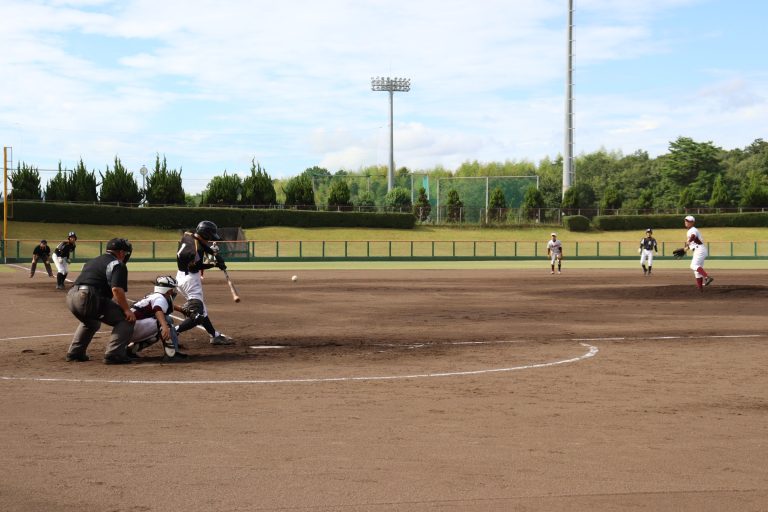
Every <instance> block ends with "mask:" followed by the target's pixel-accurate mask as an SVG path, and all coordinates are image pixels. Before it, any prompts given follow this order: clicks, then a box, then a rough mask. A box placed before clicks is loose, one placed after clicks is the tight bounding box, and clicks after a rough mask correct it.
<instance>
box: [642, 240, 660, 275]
mask: <svg viewBox="0 0 768 512" xmlns="http://www.w3.org/2000/svg"><path fill="white" fill-rule="evenodd" d="M654 252H659V246H658V244H657V243H656V239H655V238H653V230H652V229H651V228H648V229H646V230H645V238H643V239H642V240H640V266H641V267H643V275H645V276H650V275H651V271H652V270H653V253H654ZM646 262H647V263H648V266H647V267H646V266H645V264H646Z"/></svg>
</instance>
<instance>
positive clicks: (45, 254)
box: [32, 245, 51, 260]
mask: <svg viewBox="0 0 768 512" xmlns="http://www.w3.org/2000/svg"><path fill="white" fill-rule="evenodd" d="M32 254H33V255H35V254H36V255H37V257H38V258H39V259H41V260H47V259H48V258H49V257H50V256H51V248H50V247H49V246H47V245H44V246H42V247H41V246H40V245H36V246H35V249H34V250H33V251H32Z"/></svg>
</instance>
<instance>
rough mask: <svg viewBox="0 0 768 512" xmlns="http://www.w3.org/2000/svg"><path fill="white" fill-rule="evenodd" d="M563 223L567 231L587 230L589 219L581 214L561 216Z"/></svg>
mask: <svg viewBox="0 0 768 512" xmlns="http://www.w3.org/2000/svg"><path fill="white" fill-rule="evenodd" d="M563 225H564V226H565V229H567V230H568V231H589V228H590V223H589V219H588V218H586V217H585V216H583V215H570V216H568V217H563Z"/></svg>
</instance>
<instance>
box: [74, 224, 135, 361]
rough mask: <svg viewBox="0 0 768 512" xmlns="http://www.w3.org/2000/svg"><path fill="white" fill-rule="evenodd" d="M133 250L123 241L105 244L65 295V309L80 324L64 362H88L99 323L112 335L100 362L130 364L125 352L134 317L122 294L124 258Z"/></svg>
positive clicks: (125, 278)
mask: <svg viewBox="0 0 768 512" xmlns="http://www.w3.org/2000/svg"><path fill="white" fill-rule="evenodd" d="M132 250H133V248H132V246H131V244H130V243H129V242H128V240H126V239H125V238H113V239H112V240H110V241H109V242H107V251H106V252H105V253H104V254H102V255H101V256H98V257H96V258H94V259H92V260H90V261H88V262H87V263H86V264H85V265H84V266H83V270H82V272H80V275H79V276H78V277H77V279H76V280H75V284H74V285H73V286H72V288H70V290H69V292H68V293H67V307H68V308H69V310H70V311H71V312H72V314H73V315H75V317H76V318H77V319H78V320H80V325H79V326H78V328H77V330H76V331H75V335H74V337H73V338H72V344H71V345H70V346H69V350H67V361H88V360H89V359H90V358H89V357H88V355H87V354H86V350H87V349H88V345H89V344H90V343H91V340H92V339H93V335H94V334H96V332H97V331H98V330H99V327H101V323H102V322H103V323H105V324H107V325H111V326H112V335H111V336H110V338H109V342H108V343H107V348H106V350H105V352H104V363H106V364H127V363H130V362H131V358H129V357H128V356H127V355H126V353H125V349H126V347H127V346H128V341H129V340H130V339H131V335H132V334H133V324H134V322H136V316H135V315H134V313H133V311H131V306H130V305H129V304H128V299H127V298H126V296H125V292H127V291H128V267H127V266H126V264H127V263H128V259H129V258H130V257H131V251H132Z"/></svg>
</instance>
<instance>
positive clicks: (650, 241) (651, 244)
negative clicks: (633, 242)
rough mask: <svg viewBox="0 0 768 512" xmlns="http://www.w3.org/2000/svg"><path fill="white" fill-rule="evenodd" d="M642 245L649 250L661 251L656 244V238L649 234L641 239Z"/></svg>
mask: <svg viewBox="0 0 768 512" xmlns="http://www.w3.org/2000/svg"><path fill="white" fill-rule="evenodd" d="M640 247H641V248H643V249H645V250H648V251H656V252H659V247H658V245H657V244H656V239H655V238H653V237H652V236H647V237H645V238H643V239H642V240H640Z"/></svg>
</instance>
